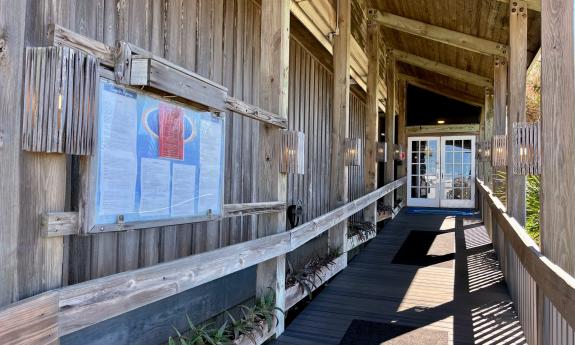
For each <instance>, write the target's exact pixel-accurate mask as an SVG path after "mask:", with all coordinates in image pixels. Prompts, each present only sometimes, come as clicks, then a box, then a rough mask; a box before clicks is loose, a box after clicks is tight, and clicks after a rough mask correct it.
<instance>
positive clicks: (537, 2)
mask: <svg viewBox="0 0 575 345" xmlns="http://www.w3.org/2000/svg"><path fill="white" fill-rule="evenodd" d="M497 1H499V2H504V3H506V4H508V3H509V0H497ZM525 2H527V8H528V9H530V10H533V11H537V12H541V0H526V1H525Z"/></svg>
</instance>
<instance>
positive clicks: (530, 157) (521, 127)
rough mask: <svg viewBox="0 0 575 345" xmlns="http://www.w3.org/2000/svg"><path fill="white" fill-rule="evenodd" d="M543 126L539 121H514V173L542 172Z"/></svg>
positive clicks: (512, 143)
mask: <svg viewBox="0 0 575 345" xmlns="http://www.w3.org/2000/svg"><path fill="white" fill-rule="evenodd" d="M540 135H541V126H540V123H539V121H538V122H533V123H528V122H521V123H514V124H513V136H512V138H513V139H512V142H511V145H512V150H513V173H514V174H516V175H539V174H541V145H540V142H541V138H540Z"/></svg>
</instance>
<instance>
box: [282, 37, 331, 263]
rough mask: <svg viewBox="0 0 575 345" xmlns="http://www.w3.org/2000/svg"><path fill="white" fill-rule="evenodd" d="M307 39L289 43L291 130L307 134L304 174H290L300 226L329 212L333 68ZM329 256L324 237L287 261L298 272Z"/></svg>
mask: <svg viewBox="0 0 575 345" xmlns="http://www.w3.org/2000/svg"><path fill="white" fill-rule="evenodd" d="M305 39H306V37H299V36H297V35H292V38H291V41H290V85H289V104H288V116H289V118H288V128H289V129H290V130H296V131H301V132H304V133H305V174H304V175H297V174H290V175H289V176H288V188H287V192H288V195H287V203H288V205H291V204H297V203H298V202H300V201H301V204H302V207H303V215H302V219H301V221H300V224H302V223H305V222H307V221H310V220H312V219H314V218H316V217H318V216H320V215H321V214H324V213H326V212H328V211H330V209H329V197H330V190H329V181H330V180H329V176H330V164H329V159H330V155H331V144H330V142H331V139H330V132H331V125H332V122H331V107H332V95H331V90H332V88H333V73H332V71H331V68H330V66H328V65H327V64H326V63H325V62H322V61H320V59H319V58H318V57H317V56H316V55H317V54H314V52H312V51H311V50H309V49H308V47H307V45H306V44H304V43H303V41H304V40H305ZM288 226H289V224H288ZM326 252H327V240H326V239H325V236H323V237H320V238H319V239H316V240H314V241H311V242H309V243H307V244H305V245H304V246H302V247H301V248H298V250H296V251H294V252H293V253H290V254H288V261H289V262H290V263H291V264H292V265H293V267H294V268H295V269H298V268H299V267H301V266H303V265H305V264H306V263H307V261H308V260H309V259H310V258H311V257H312V256H313V255H324V254H325V253H326Z"/></svg>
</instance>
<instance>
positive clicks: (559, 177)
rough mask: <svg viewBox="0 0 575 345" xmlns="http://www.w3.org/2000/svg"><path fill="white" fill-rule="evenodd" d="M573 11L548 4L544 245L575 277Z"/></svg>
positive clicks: (544, 82)
mask: <svg viewBox="0 0 575 345" xmlns="http://www.w3.org/2000/svg"><path fill="white" fill-rule="evenodd" d="M573 7H574V5H573V1H571V0H569V1H557V0H551V1H545V2H543V12H542V30H543V38H542V39H543V44H542V48H541V54H542V59H541V69H542V71H541V98H542V99H541V105H542V114H541V121H542V123H541V125H542V133H541V138H543V140H542V160H543V162H542V163H543V166H542V168H543V170H542V174H541V196H542V197H541V245H542V251H543V254H545V255H546V256H547V257H549V258H550V259H551V260H552V261H553V262H554V263H555V264H557V265H559V266H560V267H562V268H563V269H564V270H565V271H567V272H568V273H570V274H571V275H575V247H574V246H573V243H575V213H574V212H572V210H573V206H574V204H573V198H571V197H570V195H572V193H573V186H572V185H571V184H570V183H573V182H574V181H575V174H574V172H573V169H570V166H572V164H575V158H574V157H573V154H572V153H573V152H574V150H575V148H574V142H573V135H574V128H575V122H574V120H575V119H574V118H573V116H572V114H570V111H569V109H573V108H574V107H575V102H574V99H573V95H574V94H575V88H574V85H573V80H574V79H575V66H574V64H573V61H574V49H575V47H574V44H573V38H574V37H573V35H574V34H573V26H574V24H573V23H574V18H573ZM556 307H557V306H556ZM572 309H573V308H572ZM571 326H572V327H573V324H572V323H571Z"/></svg>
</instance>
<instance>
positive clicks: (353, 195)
mask: <svg viewBox="0 0 575 345" xmlns="http://www.w3.org/2000/svg"><path fill="white" fill-rule="evenodd" d="M365 112H366V106H365V95H362V94H361V92H360V91H356V92H350V94H349V122H350V123H349V135H350V137H352V138H358V139H360V140H361V145H362V148H365V144H366V142H365ZM360 155H361V156H362V157H361V160H360V165H359V166H350V167H349V174H348V189H349V192H348V193H349V200H350V201H352V200H355V199H357V198H359V197H360V196H363V194H364V192H365V184H364V178H363V176H364V170H365V169H364V161H363V155H362V154H361V153H360ZM362 214H363V213H362V212H358V213H357V214H355V215H354V216H353V217H352V219H353V220H356V221H362V220H363V217H362Z"/></svg>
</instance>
